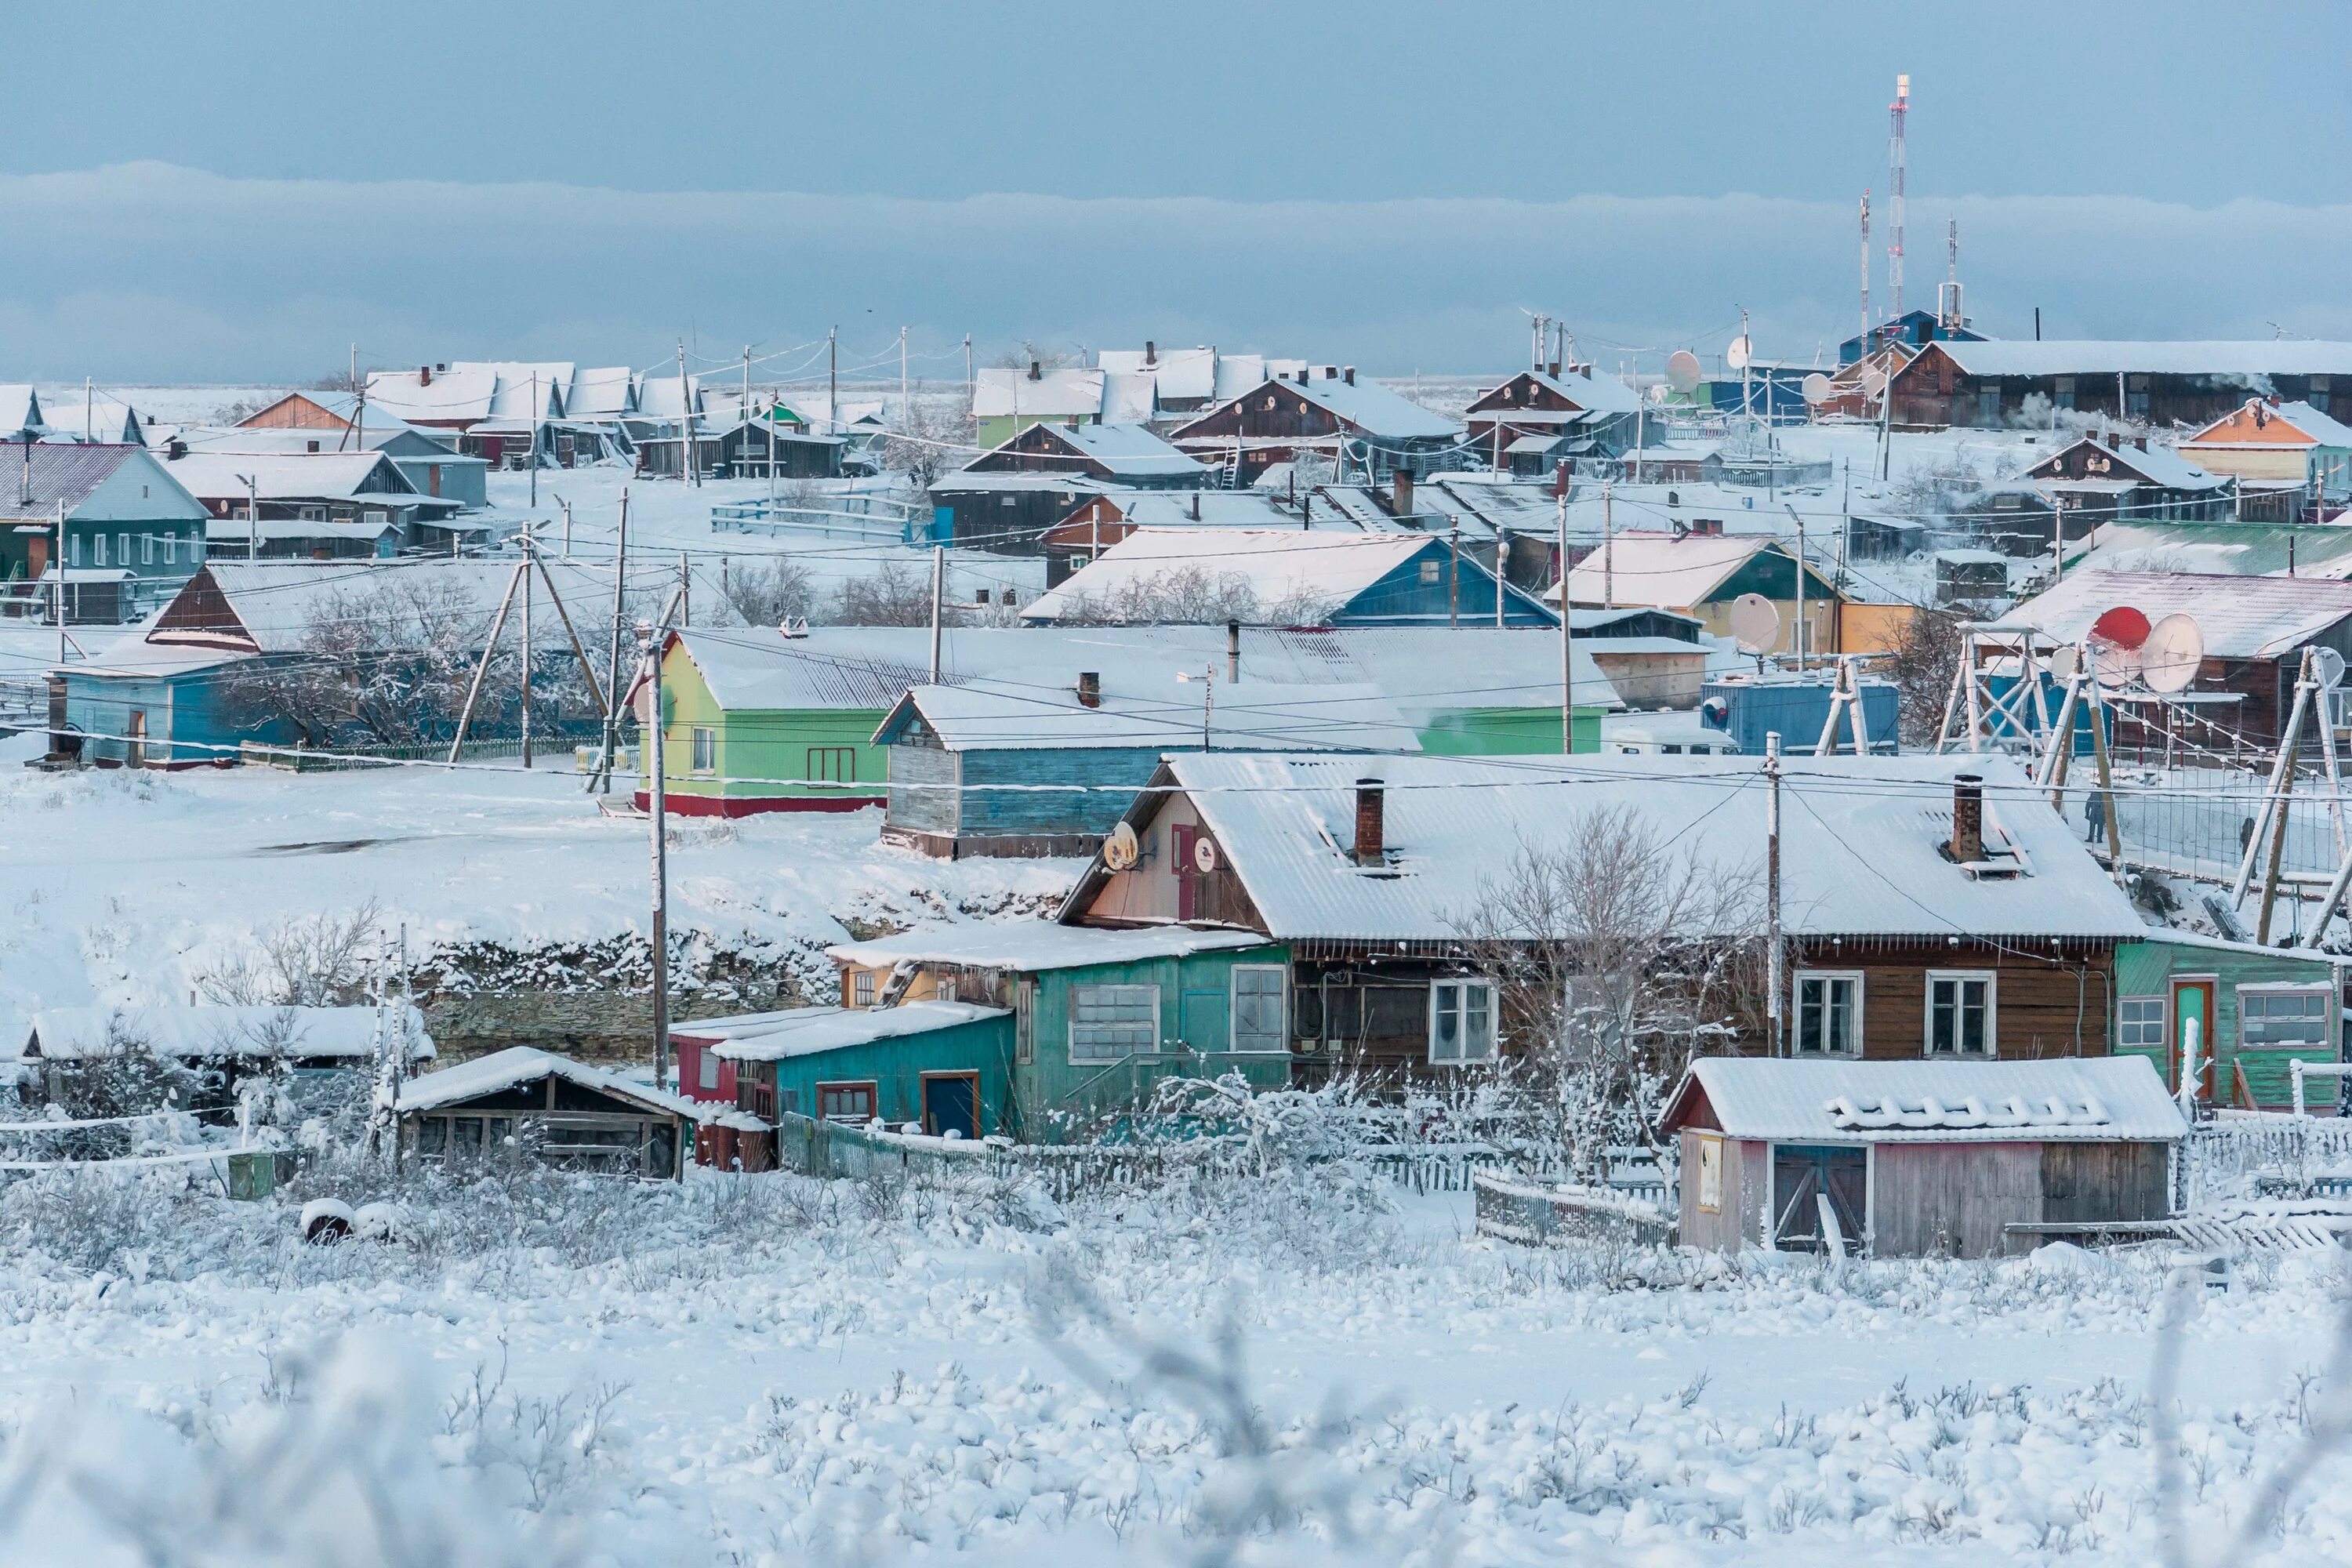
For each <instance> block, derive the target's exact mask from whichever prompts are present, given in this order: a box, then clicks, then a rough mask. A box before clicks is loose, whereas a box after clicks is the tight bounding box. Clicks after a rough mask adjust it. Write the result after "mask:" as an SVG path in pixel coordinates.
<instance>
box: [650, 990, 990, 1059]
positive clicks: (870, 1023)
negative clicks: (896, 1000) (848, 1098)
mask: <svg viewBox="0 0 2352 1568" xmlns="http://www.w3.org/2000/svg"><path fill="white" fill-rule="evenodd" d="M1011 1016H1013V1012H1012V1009H1010V1008H1007V1007H983V1006H980V1005H977V1004H975V1003H971V1002H908V1003H904V1004H902V1005H898V1006H896V1007H855V1008H853V1007H793V1008H790V1009H787V1010H785V1011H783V1012H777V1013H757V1014H753V1015H751V1016H749V1017H744V1018H716V1019H712V1020H710V1021H709V1022H708V1023H698V1024H676V1025H672V1026H671V1027H670V1036H671V1037H672V1038H674V1039H676V1038H684V1039H688V1040H696V1041H701V1042H706V1043H708V1044H709V1046H710V1047H711V1050H712V1053H713V1054H714V1055H716V1056H719V1057H721V1058H725V1059H726V1060H728V1061H730V1062H774V1061H784V1060H787V1059H789V1058H793V1057H813V1056H816V1055H818V1054H819V1053H821V1052H824V1051H838V1050H843V1049H846V1048H847V1047H852V1046H870V1045H875V1044H877V1043H878V1042H880V1041H883V1040H903V1039H906V1038H908V1037H911V1036H915V1035H928V1034H930V1033H932V1032H933V1031H934V1030H938V1029H951V1028H954V1027H955V1026H958V1025H961V1024H980V1023H985V1022H987V1021H988V1020H989V1019H991V1018H1010V1017H1011Z"/></svg>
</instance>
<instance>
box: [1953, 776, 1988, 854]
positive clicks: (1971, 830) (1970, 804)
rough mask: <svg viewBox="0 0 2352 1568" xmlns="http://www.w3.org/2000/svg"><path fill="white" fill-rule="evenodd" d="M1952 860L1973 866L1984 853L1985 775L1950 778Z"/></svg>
mask: <svg viewBox="0 0 2352 1568" xmlns="http://www.w3.org/2000/svg"><path fill="white" fill-rule="evenodd" d="M1951 853H1952V858H1953V859H1954V860H1955V861H1957V862H1958V863H1959V864H1961V865H1963V866H1967V865H1972V864H1974V863H1975V862H1977V861H1979V860H1981V859H1983V858H1985V854H1984V775H1983V774H1981V773H1954V774H1953V775H1952V844H1951Z"/></svg>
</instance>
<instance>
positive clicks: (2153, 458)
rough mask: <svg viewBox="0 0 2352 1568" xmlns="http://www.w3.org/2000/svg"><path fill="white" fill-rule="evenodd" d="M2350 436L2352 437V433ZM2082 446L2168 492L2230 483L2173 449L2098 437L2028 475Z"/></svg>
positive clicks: (2053, 462) (2052, 461)
mask: <svg viewBox="0 0 2352 1568" xmlns="http://www.w3.org/2000/svg"><path fill="white" fill-rule="evenodd" d="M2347 435H2348V436H2352V432H2347ZM2082 446H2088V447H2091V448H2093V449H2094V450H2095V451H2096V452H2097V454H2098V455H2099V456H2100V457H2102V458H2106V459H2107V460H2108V461H2109V462H2110V463H2120V464H2122V465H2123V466H2124V467H2125V468H2129V469H2131V470H2132V471H2133V472H2134V473H2137V474H2138V475H2140V476H2141V477H2142V478H2144V479H2147V481H2148V483H2150V484H2155V485H2162V486H2164V487H2165V488H2166V489H2176V490H2210V489H2221V487H2223V486H2224V485H2227V484H2228V483H2229V482H2230V481H2229V480H2228V479H2226V478H2224V477H2223V476H2221V475H2220V474H2209V473H2207V472H2206V471H2205V470H2204V469H2202V468H2199V467H2198V466H2197V465H2196V464H2194V463H2192V462H2190V461H2189V459H2188V458H2185V457H2183V456H2181V455H2180V453H2179V452H2178V451H2175V450H2174V449H2173V448H2172V447H2164V446H2154V445H2151V446H2149V447H2144V448H2143V447H2135V446H2132V445H2131V444H2129V443H2128V442H2122V441H2118V442H2116V444H2115V445H2113V446H2110V445H2108V444H2107V443H2106V442H2105V441H2102V440H2101V439H2099V437H2096V436H2084V437H2082V438H2081V439H2080V440H2076V441H2070V442H2068V443H2067V444H2066V445H2065V446H2063V447H2060V448H2059V449H2058V450H2056V451H2055V452H2053V453H2051V454H2050V455H2049V456H2048V457H2046V458H2042V459H2041V460H2040V461H2039V462H2037V463H2035V464H2034V465H2033V466H2032V468H2028V469H2026V472H2027V473H2028V474H2032V473H2033V472H2034V471H2035V470H2037V469H2041V468H2054V467H2055V466H2057V465H2058V464H2059V463H2062V462H2063V461H2064V460H2065V458H2066V454H2068V453H2069V452H2072V451H2073V450H2074V448H2075V447H2082Z"/></svg>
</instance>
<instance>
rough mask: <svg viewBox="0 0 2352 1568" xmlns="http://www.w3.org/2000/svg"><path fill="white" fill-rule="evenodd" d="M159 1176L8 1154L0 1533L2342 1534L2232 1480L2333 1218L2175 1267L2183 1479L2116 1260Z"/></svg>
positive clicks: (1445, 1201)
mask: <svg viewBox="0 0 2352 1568" xmlns="http://www.w3.org/2000/svg"><path fill="white" fill-rule="evenodd" d="M306 1180H311V1181H313V1182H314V1183H315V1186H314V1187H313V1188H311V1189H308V1190H328V1191H332V1192H334V1193H335V1194H338V1195H341V1196H343V1197H346V1198H349V1199H358V1198H362V1197H369V1196H374V1195H377V1193H378V1192H379V1191H380V1190H381V1187H380V1182H381V1179H380V1178H375V1179H371V1178H367V1177H363V1176H361V1175H357V1174H350V1175H345V1176H341V1177H338V1176H336V1175H334V1174H331V1173H330V1174H327V1175H324V1176H320V1177H315V1178H306ZM152 1181H153V1183H154V1185H153V1187H152V1189H151V1190H149V1191H148V1192H146V1193H144V1194H125V1193H123V1192H121V1191H119V1190H113V1189H101V1188H100V1187H98V1186H97V1185H96V1184H87V1183H86V1184H73V1183H69V1182H60V1181H58V1179H56V1178H45V1179H44V1180H43V1181H42V1182H41V1183H37V1184H22V1185H18V1186H16V1187H14V1188H11V1189H8V1190H7V1191H5V1193H0V1233H5V1236H6V1241H7V1255H8V1259H9V1260H8V1262H7V1263H6V1264H5V1266H0V1358H5V1364H6V1365H7V1366H8V1368H9V1370H10V1373H11V1375H10V1377H9V1378H8V1380H7V1382H6V1385H5V1390H0V1430H5V1434H6V1436H5V1441H0V1543H5V1548H6V1551H5V1555H6V1559H7V1560H8V1561H10V1562H12V1563H28V1564H29V1563H39V1564H47V1563H73V1564H75V1565H76V1568H98V1565H101V1564H104V1565H111V1564H114V1563H123V1564H131V1563H148V1562H159V1563H206V1564H209V1563H262V1564H268V1565H272V1568H274V1565H276V1564H279V1563H288V1564H291V1563H456V1564H473V1563H499V1564H505V1563H517V1564H520V1563H524V1562H527V1561H528V1562H532V1563H573V1562H578V1563H631V1564H645V1563H757V1564H776V1565H779V1568H781V1565H783V1564H800V1563H898V1562H910V1561H931V1562H972V1563H988V1564H994V1563H1040V1562H1047V1563H1097V1562H1108V1561H1121V1562H1125V1561H1134V1562H1143V1563H1158V1562H1171V1563H1213V1562H1224V1561H1234V1562H1241V1563H1286V1564H1287V1563H1431V1564H1435V1563H1461V1564H1487V1563H1496V1564H1504V1563H1510V1564H1516V1563H1557V1562H1579V1563H1626V1564H1644V1565H1648V1564H1659V1565H1665V1564H1672V1565H1676V1568H1680V1565H1684V1564H1692V1565H1696V1564H1751V1563H1752V1564H1774V1565H1780V1564H1788V1565H1795V1564H1814V1563H1822V1562H1826V1561H1830V1560H1831V1559H1832V1557H1833V1558H1834V1559H1835V1560H1837V1561H1839V1562H1842V1563H1857V1564H1876V1563H1887V1564H1894V1563H1901V1564H1920V1563H1939V1564H1940V1563H1951V1564H1961V1563H2029V1562H2030V1563H2047V1562H2079V1563H2118V1564H2121V1563H2147V1562H2148V1561H2150V1559H2151V1557H2152V1556H2153V1554H2154V1548H2155V1543H2156V1542H2157V1540H2158V1532H2159V1531H2162V1530H2165V1529H2167V1528H2168V1526H2167V1525H2166V1523H2165V1513H2166V1510H2167V1507H2168V1500H2170V1502H2171V1503H2177V1505H2178V1506H2179V1509H2180V1510H2181V1512H2182V1514H2183V1515H2184V1516H2185V1519H2186V1521H2187V1524H2186V1526H2185V1529H2186V1531H2187V1534H2188V1537H2189V1540H2190V1541H2191V1542H2193V1543H2195V1544H2196V1545H2197V1546H2198V1547H2199V1548H2200V1552H2208V1551H2210V1552H2217V1553H2218V1552H2219V1551H2220V1550H2221V1542H2222V1540H2223V1538H2224V1537H2225V1536H2226V1535H2227V1534H2228V1533H2229V1532H2230V1531H2233V1530H2236V1529H2237V1528H2239V1527H2240V1526H2241V1525H2243V1524H2246V1523H2247V1522H2248V1521H2252V1531H2251V1534H2252V1541H2253V1543H2254V1545H2255V1547H2256V1548H2258V1549H2259V1550H2260V1551H2262V1552H2273V1551H2274V1552H2276V1556H2275V1559H2274V1560H2276V1561H2279V1562H2283V1563H2314V1562H2342V1561H2347V1559H2352V1464H2347V1461H2346V1460H2345V1459H2343V1458H2341V1457H2338V1458H2336V1459H2335V1460H2333V1461H2331V1462H2330V1464H2329V1465H2327V1466H2325V1467H2323V1468H2321V1469H2320V1471H2319V1472H2318V1474H2316V1475H2315V1476H2314V1477H2312V1478H2310V1479H2309V1480H2308V1482H2307V1483H2306V1484H2304V1485H2302V1486H2299V1487H2297V1488H2295V1489H2294V1490H2293V1491H2292V1493H2291V1494H2290V1495H2289V1496H2288V1497H2287V1499H2286V1500H2284V1503H2283V1504H2281V1505H2277V1506H2273V1505H2272V1504H2270V1503H2267V1502H2265V1501H2264V1500H2262V1499H2261V1497H2260V1496H2259V1493H2260V1489H2261V1487H2262V1485H2263V1482H2264V1480H2265V1479H2266V1478H2267V1477H2268V1476H2269V1474H2270V1473H2271V1471H2272V1469H2273V1467H2275V1466H2276V1465H2277V1464H2278V1463H2279V1462H2280V1461H2281V1460H2282V1459H2284V1458H2286V1457H2287V1456H2288V1455H2289V1454H2290V1453H2291V1452H2292V1451H2294V1449H2295V1448H2296V1447H2297V1446H2298V1444H2299V1443H2300V1442H2301V1441H2302V1439H2303V1436H2304V1433H2305V1428H2306V1426H2309V1425H2312V1424H2314V1423H2315V1422H2320V1421H2324V1420H2325V1419H2326V1416H2327V1415H2328V1409H2327V1401H2326V1393H2325V1388H2324V1387H2321V1388H2315V1386H2314V1385H2313V1384H2312V1383H2311V1381H2310V1374H2312V1373H2315V1372H2316V1371H2317V1370H2318V1368H2319V1366H2320V1363H2322V1362H2323V1361H2324V1360H2325V1359H2326V1347H2327V1342H2328V1339H2329V1337H2330V1326H2331V1325H2330V1308H2329V1302H2330V1300H2331V1299H2332V1298H2334V1297H2337V1296H2340V1294H2341V1293H2342V1291H2343V1289H2344V1288H2345V1279H2346V1265H2345V1260H2344V1259H2343V1258H2341V1257H2340V1255H2326V1261H2324V1262H2311V1261H2306V1260H2303V1259H2291V1260H2289V1261H2287V1262H2284V1263H2276V1262H2257V1263H2255V1264H2252V1265H2249V1266H2246V1267H2243V1268H2242V1269H2241V1271H2240V1276H2239V1280H2238V1285H2237V1288H2236V1289H2235V1290H2234V1291H2232V1292H2231V1293H2229V1294H2227V1295H2221V1294H2216V1295H2213V1296H2211V1297H2210V1299H2208V1300H2203V1301H2200V1302H2197V1303H2195V1304H2194V1307H2193V1309H2192V1310H2193V1316H2192V1317H2191V1318H2190V1319H2189V1322H2188V1325H2187V1327H2186V1329H2185V1331H2183V1333H2182V1335H2181V1337H2180V1342H2179V1345H2180V1350H2181V1353H2182V1361H2183V1364H2184V1372H2183V1375H2182V1380H2181V1384H2180V1386H2181V1391H2182V1395H2183V1400H2184V1405H2185V1415H2186V1418H2185V1422H2184V1424H2183V1425H2182V1426H2180V1428H2179V1432H2178V1433H2177V1435H2175V1436H2174V1437H2173V1439H2172V1440H2173V1443H2174V1445H2175V1451H2176V1452H2177V1453H2178V1454H2179V1456H2180V1462H2179V1466H2178V1468H2177V1484H2176V1486H2175V1487H2174V1488H2173V1489H2169V1490H2168V1489H2167V1488H2166V1487H2165V1486H2164V1485H2163V1484H2162V1483H2161V1481H2160V1479H2159V1471H2158V1466H2157V1464H2156V1462H2155V1456H2156V1452H2157V1434H2156V1432H2155V1431H2154V1430H2153V1429H2152V1427H2151V1425H2150V1417H2151V1412H2150V1410H2149V1408H2148V1406H2147V1405H2146V1404H2145V1403H2144V1396H2145V1394H2146V1393H2147V1386H2148V1378H2149V1372H2150V1364H2151V1357H2152V1355H2153V1353H2154V1352H2155V1347H2156V1342H2157V1341H2156V1334H2155V1331H2154V1327H2153V1324H2154V1314H2155V1310H2156V1306H2157V1303H2158V1300H2159V1298H2160V1297H2161V1295H2162V1284H2161V1282H2162V1277H2163V1276H2162V1270H2161V1267H2160V1265H2159V1264H2158V1263H2156V1262H2153V1261H2146V1260H2138V1259H2133V1258H2088V1257H2085V1256H2084V1255H2080V1254H2072V1253H2069V1252H2068V1251H2067V1250H2066V1249H2063V1248H2062V1249H2056V1253H2055V1256H2054V1260H2051V1261H2045V1260H2043V1259H2041V1258H2036V1259H2031V1260H2021V1261H2015V1262H2008V1263H1998V1264H1940V1265H1928V1264H1912V1265H1897V1264H1854V1265H1848V1266H1846V1267H1844V1268H1843V1269H1840V1270H1832V1269H1828V1268H1824V1267H1822V1266H1821V1265H1818V1264H1815V1263H1812V1262H1810V1261H1804V1260H1796V1259H1780V1260H1765V1261H1763V1262H1750V1263H1748V1264H1747V1265H1745V1266H1728V1265H1725V1264H1722V1263H1719V1262H1708V1261H1706V1260H1701V1259H1698V1258H1695V1257H1694V1256H1692V1255H1679V1256H1677V1255H1672V1254H1664V1253H1654V1252H1642V1251H1636V1250H1633V1249H1630V1248H1622V1247H1607V1246H1598V1247H1584V1248H1571V1249H1564V1250H1560V1251H1556V1252H1545V1253H1538V1252H1530V1251H1526V1250H1521V1249H1517V1248H1511V1247H1502V1246H1499V1245H1496V1244H1492V1243H1488V1242H1486V1241H1483V1240H1479V1239H1477V1238H1475V1237H1472V1236H1470V1235H1469V1228H1470V1227H1469V1215H1468V1200H1467V1198H1466V1197H1463V1196H1444V1195H1432V1196H1426V1197H1412V1196H1410V1195H1402V1196H1401V1195H1399V1194H1396V1193H1395V1192H1394V1191H1393V1190H1391V1189H1388V1188H1385V1187H1381V1186H1377V1185H1366V1184H1360V1183H1359V1182H1355V1181H1351V1180H1350V1179H1349V1178H1348V1177H1347V1176H1346V1175H1345V1174H1343V1173H1334V1172H1329V1171H1328V1170H1327V1172H1326V1173H1323V1174H1320V1175H1318V1174H1312V1173H1307V1174H1300V1175H1297V1176H1291V1175H1285V1174H1282V1173H1276V1175H1274V1176H1272V1177H1268V1178H1266V1179H1265V1180H1262V1181H1248V1182H1239V1181H1234V1182H1225V1183H1211V1184H1206V1185H1203V1186H1202V1187H1200V1188H1197V1189H1189V1190H1185V1191H1182V1192H1178V1193H1171V1194H1160V1195H1157V1196H1150V1195H1128V1196H1122V1197H1108V1196H1106V1197H1097V1198H1092V1199H1088V1200H1085V1201H1082V1202H1081V1203H1079V1204H1077V1205H1073V1206H1072V1207H1070V1208H1069V1209H1067V1210H1060V1209H1056V1208H1055V1207H1054V1206H1053V1205H1051V1204H1050V1203H1049V1202H1047V1201H1045V1200H1044V1199H1042V1197H1040V1196H1038V1195H1037V1194H1034V1192H1033V1191H1024V1190H1020V1189H1014V1188H1010V1187H1007V1186H1003V1185H1001V1184H991V1183H989V1182H987V1181H985V1180H973V1181H970V1182H966V1183H962V1184H957V1185H953V1186H948V1185H919V1186H914V1187H904V1188H896V1189H893V1188H887V1187H883V1186H880V1185H877V1184H846V1183H844V1184H830V1185H824V1184H814V1183H810V1182H806V1181H804V1180H803V1179H801V1178H797V1177H792V1176H767V1177H751V1178H741V1177H736V1178H721V1177H714V1176H710V1175H709V1174H708V1173H702V1174H699V1175H698V1178H697V1179H696V1180H694V1181H692V1182H689V1183H688V1184H686V1186H685V1187H683V1188H682V1189H681V1188H675V1187H670V1186H667V1185H654V1186H641V1185H631V1184H598V1183H594V1182H586V1183H583V1184H577V1185H570V1186H567V1185H566V1184H564V1183H563V1182H562V1180H560V1179H557V1178H551V1177H530V1178H524V1177H512V1178H483V1179H481V1180H479V1181H478V1182H475V1183H472V1184H467V1185H465V1186H463V1187H460V1188H455V1189H452V1188H446V1187H440V1186H417V1185H412V1186H410V1187H408V1188H407V1189H404V1190H402V1191H399V1192H396V1193H394V1194H393V1195H394V1197H395V1198H396V1199H397V1200H398V1201H400V1202H401V1203H403V1204H404V1206H405V1210H406V1213H407V1215H408V1219H407V1223H406V1234H405V1237H404V1239H403V1240H400V1241H396V1242H394V1243H391V1244H379V1243H358V1242H352V1243H347V1244H345V1245H343V1246H341V1247H335V1248H331V1249H322V1248H314V1247H303V1246H301V1245H300V1244H299V1242H297V1241H295V1240H294V1239H293V1230H294V1225H293V1217H294V1216H293V1208H292V1205H291V1202H290V1201H289V1200H285V1199H281V1200H279V1201H278V1202H276V1203H272V1204H263V1205H249V1204H228V1203H226V1202H224V1201H223V1200H221V1199H220V1198H219V1197H218V1196H217V1195H216V1194H210V1193H201V1192H181V1191H178V1190H177V1188H178V1185H179V1183H180V1181H181V1178H180V1177H178V1176H176V1175H175V1176H172V1177H168V1178H166V1177H160V1176H159V1177H155V1178H152ZM299 1195H300V1194H297V1196H298V1197H299ZM126 1471H129V1472H134V1473H136V1474H137V1476H138V1477H139V1481H138V1484H137V1485H135V1486H131V1487H128V1488H126V1487H124V1486H123V1485H122V1484H121V1483H122V1481H123V1479H125V1474H126ZM142 1533H143V1534H144V1535H145V1536H146V1537H147V1538H148V1539H149V1540H150V1541H151V1542H159V1543H160V1542H170V1543H171V1544H169V1545H159V1546H158V1547H157V1549H155V1550H153V1551H152V1552H149V1553H147V1554H142V1549H141V1548H140V1546H139V1545H138V1542H139V1541H140V1539H141V1537H142ZM2254 1555H2255V1554H2254V1553H2251V1552H2246V1551H2243V1550H2239V1551H2236V1552H2234V1553H2233V1554H2232V1555H2231V1556H2229V1557H2228V1558H2227V1561H2229V1562H2230V1563H2232V1564H2238V1563H2248V1562H2251V1561H2253V1560H2254ZM2194 1560H2195V1561H2199V1562H2210V1561H2221V1558H2220V1557H2218V1556H2207V1555H2200V1556H2199V1557H2198V1558H2196V1559H2194Z"/></svg>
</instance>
